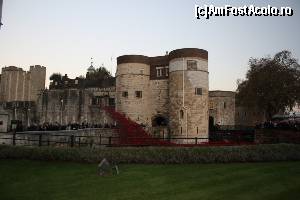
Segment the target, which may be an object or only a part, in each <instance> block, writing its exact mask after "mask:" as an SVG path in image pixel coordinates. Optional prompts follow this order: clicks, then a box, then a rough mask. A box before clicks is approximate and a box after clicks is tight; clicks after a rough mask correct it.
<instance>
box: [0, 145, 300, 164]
mask: <svg viewBox="0 0 300 200" xmlns="http://www.w3.org/2000/svg"><path fill="white" fill-rule="evenodd" d="M103 158H107V159H108V160H109V161H110V162H112V163H116V164H120V163H144V164H151V163H152V164H180V163H230V162H268V161H296V160H300V145H297V144H264V145H249V146H224V147H119V148H102V149H92V148H55V147H24V146H7V145H0V159H30V160H49V161H74V162H86V163H97V162H99V161H101V160H102V159H103Z"/></svg>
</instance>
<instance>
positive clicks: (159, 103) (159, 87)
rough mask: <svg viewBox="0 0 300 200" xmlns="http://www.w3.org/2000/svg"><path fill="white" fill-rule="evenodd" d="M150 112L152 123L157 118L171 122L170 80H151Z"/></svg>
mask: <svg viewBox="0 0 300 200" xmlns="http://www.w3.org/2000/svg"><path fill="white" fill-rule="evenodd" d="M149 99H150V100H151V103H150V112H151V121H152V125H153V120H154V119H155V117H158V116H162V117H164V118H165V119H166V120H167V121H168V120H169V102H170V100H169V80H168V79H164V80H151V81H150V97H149Z"/></svg>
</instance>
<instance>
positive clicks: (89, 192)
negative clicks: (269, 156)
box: [0, 160, 300, 200]
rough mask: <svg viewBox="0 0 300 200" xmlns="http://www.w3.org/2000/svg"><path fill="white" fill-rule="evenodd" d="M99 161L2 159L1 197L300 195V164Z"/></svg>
mask: <svg viewBox="0 0 300 200" xmlns="http://www.w3.org/2000/svg"><path fill="white" fill-rule="evenodd" d="M119 168H120V172H121V173H120V175H118V176H117V175H115V176H110V177H100V176H98V175H97V173H96V171H97V165H95V164H78V163H63V162H39V161H27V160H0V199H1V200H12V199H22V200H27V199H28V200H34V199H42V200H47V199H55V200H60V199H71V200H75V199H107V200H111V199H151V200H155V199H172V200H174V199H180V200H182V199H222V200H223V199H230V200H233V199H249V200H259V199H263V200H267V199H278V200H279V199H280V200H283V199H289V200H296V199H300V162H278V163H248V164H197V165H121V166H119Z"/></svg>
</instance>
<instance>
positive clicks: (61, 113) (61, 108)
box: [60, 99, 64, 126]
mask: <svg viewBox="0 0 300 200" xmlns="http://www.w3.org/2000/svg"><path fill="white" fill-rule="evenodd" d="M60 104H61V106H60V125H61V126H62V123H63V119H62V118H63V105H64V100H63V99H61V100H60Z"/></svg>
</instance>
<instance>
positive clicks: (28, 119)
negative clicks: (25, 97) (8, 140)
mask: <svg viewBox="0 0 300 200" xmlns="http://www.w3.org/2000/svg"><path fill="white" fill-rule="evenodd" d="M29 115H30V108H28V109H27V128H28V127H29V126H30V116H29Z"/></svg>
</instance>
